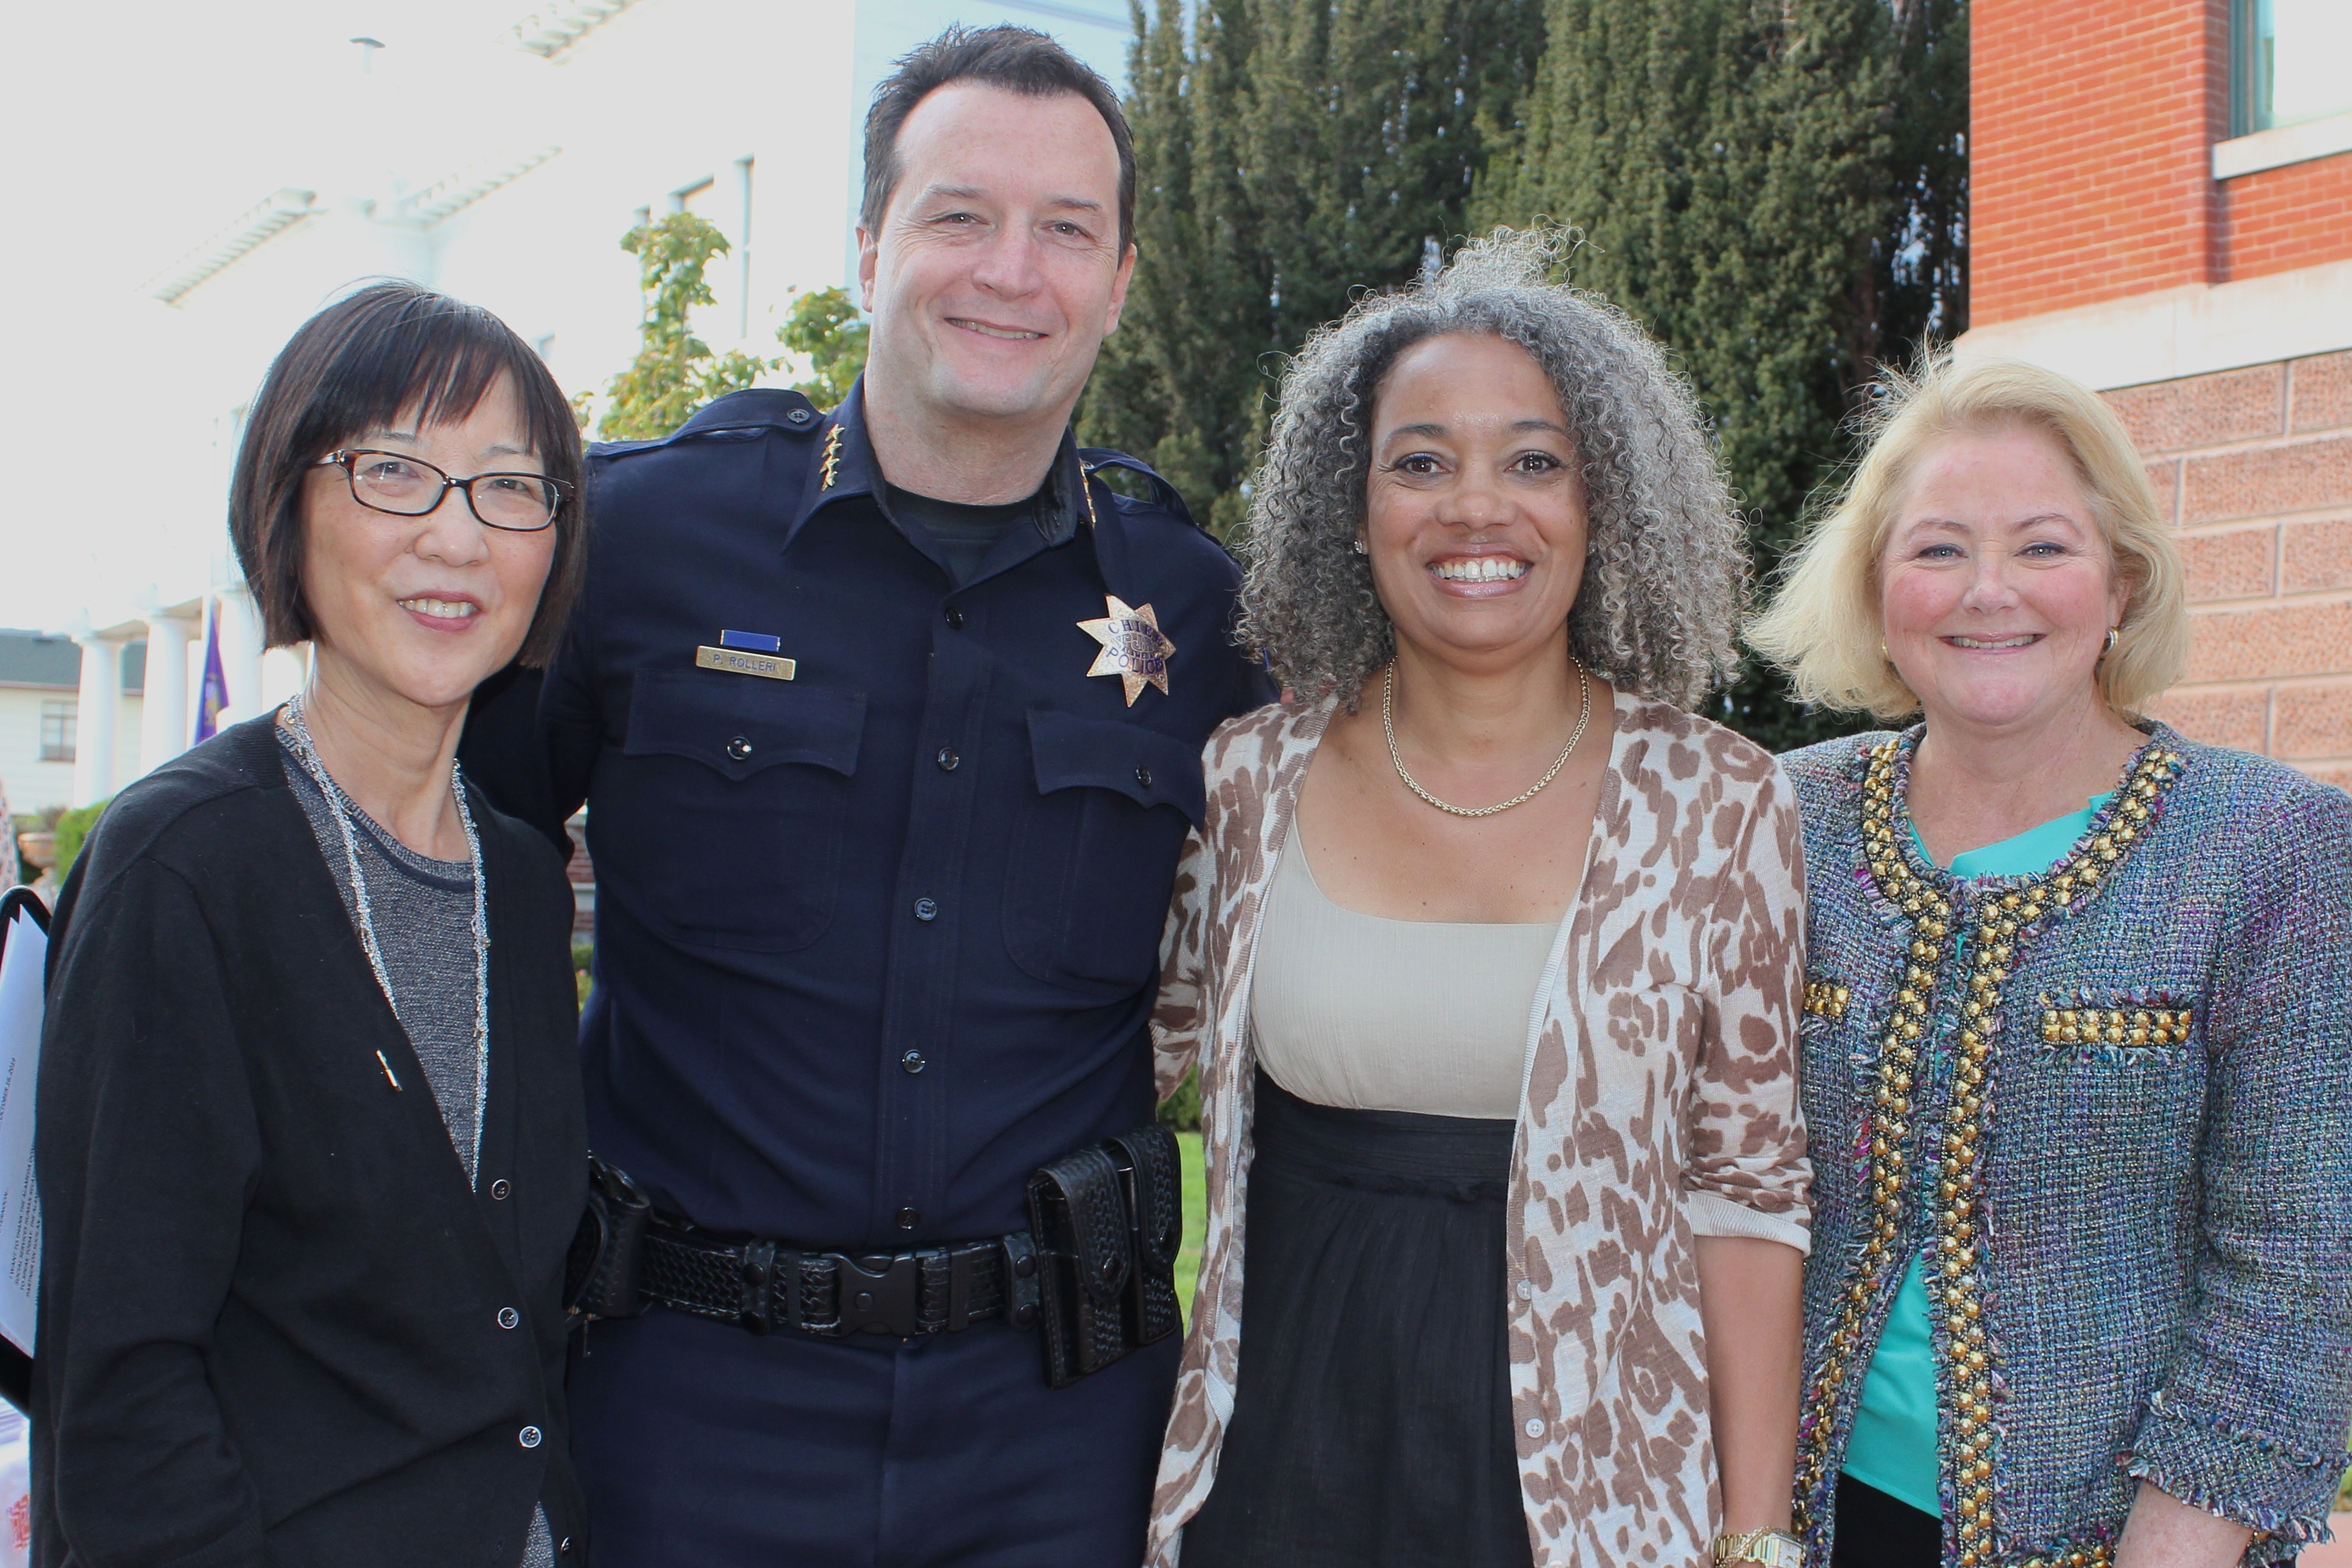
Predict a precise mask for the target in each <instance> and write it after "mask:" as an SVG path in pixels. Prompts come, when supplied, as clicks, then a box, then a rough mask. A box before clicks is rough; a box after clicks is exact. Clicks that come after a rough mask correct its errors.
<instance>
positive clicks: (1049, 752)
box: [1029, 709, 1208, 827]
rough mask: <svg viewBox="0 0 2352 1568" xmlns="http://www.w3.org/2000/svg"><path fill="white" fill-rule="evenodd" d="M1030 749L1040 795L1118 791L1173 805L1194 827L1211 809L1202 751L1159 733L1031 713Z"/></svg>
mask: <svg viewBox="0 0 2352 1568" xmlns="http://www.w3.org/2000/svg"><path fill="white" fill-rule="evenodd" d="M1029 747H1030V751H1031V752H1032V753H1033V754H1034V756H1035V759H1036V764H1037V793H1038V794H1039V795H1051V794H1053V793H1054V792H1055V790H1062V789H1108V790H1116V791H1118V793H1119V794H1120V795H1125V796H1127V798H1128V799H1129V800H1131V801H1133V802H1135V804H1136V805H1142V806H1153V805H1172V806H1174V807H1175V808H1176V809H1177V810H1179V811H1181V812H1182V813H1183V814H1184V817H1185V820H1187V821H1188V822H1190V823H1192V826H1195V827H1198V826H1200V825H1201V818H1202V816H1203V815H1205V813H1206V811H1207V808H1208V790H1207V787H1206V786H1205V785H1204V784H1202V776H1201V756H1200V753H1199V752H1195V751H1194V750H1193V749H1192V747H1190V746H1187V745H1186V744H1184V742H1181V741H1178V740H1175V739H1173V738H1171V737H1170V736H1167V735H1162V734H1160V733H1159V732H1158V731H1153V730H1146V729H1144V728H1142V727H1141V726H1139V725H1135V724H1121V723H1118V722H1115V721H1105V720H1101V719H1077V718H1073V717H1071V716H1070V715H1069V714H1067V713H1055V712H1050V711H1048V710H1044V709H1032V710H1030V713H1029Z"/></svg>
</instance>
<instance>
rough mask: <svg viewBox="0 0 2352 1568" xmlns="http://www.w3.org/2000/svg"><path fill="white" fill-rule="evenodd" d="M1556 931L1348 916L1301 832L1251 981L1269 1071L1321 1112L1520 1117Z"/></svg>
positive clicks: (1279, 868)
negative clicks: (1312, 861)
mask: <svg viewBox="0 0 2352 1568" xmlns="http://www.w3.org/2000/svg"><path fill="white" fill-rule="evenodd" d="M1557 931H1559V927H1558V926H1557V925H1553V924H1543V925H1472V924H1457V923H1453V922H1448V921H1392V920H1384V919H1382V918H1381V917H1380V916H1378V915H1366V914H1359V913H1357V912H1356V911H1355V910H1346V909H1341V908H1340V907H1339V905H1338V904H1335V903H1333V902H1332V901H1331V900H1329V899H1328V898H1327V897H1325V896H1324V892H1323V889H1321V888H1319V887H1318V886H1317V885H1316V882H1315V873H1314V871H1313V870H1312V868H1309V867H1308V865H1307V851H1306V849H1305V847H1303V846H1302V845H1301V844H1300V842H1299V836H1298V835H1297V833H1296V832H1293V833H1292V834H1291V835H1290V836H1289V837H1288V839H1287V840H1286V842H1285V843H1284V845H1283V847H1282V858H1281V860H1280V862H1279V863H1278V864H1277V865H1276V868H1275V874H1274V885H1273V888H1272V889H1271V890H1270V891H1269V893H1268V895H1267V899H1266V906H1265V916H1264V917H1263V922H1262V924H1261V925H1260V927H1259V931H1258V945H1257V961H1256V963H1255V967H1254V969H1253V971H1252V977H1251V983H1250V1026H1251V1029H1252V1032H1253V1033H1254V1034H1255V1036H1256V1037H1257V1059H1258V1065H1259V1066H1260V1067H1262V1068H1265V1071H1266V1074H1267V1076H1269V1077H1270V1078H1272V1079H1274V1081H1275V1082H1276V1083H1278V1084H1280V1085H1281V1086H1282V1087H1283V1088H1284V1089H1288V1090H1289V1091H1290V1092H1291V1093H1293V1094H1295V1095H1297V1096H1298V1098H1299V1099H1301V1100H1312V1101H1314V1102H1315V1103H1316V1104H1318V1105H1332V1106H1339V1107H1343V1108H1345V1109H1348V1110H1411V1111H1419V1112H1421V1113H1423V1114H1424V1115H1430V1116H1466V1117H1483V1118H1486V1119H1490V1120H1500V1121H1516V1120H1517V1117H1518V1114H1519V1079H1520V1073H1521V1071H1522V1068H1523V1064H1524V1062H1525V1060H1526V1057H1527V1044H1528V1027H1529V1016H1530V1014H1532V1012H1533V1011H1534V1008H1535V1000H1536V987H1537V986H1538V985H1539V984H1542V982H1543V971H1544V963H1545V961H1546V960H1547V959H1548V958H1549V957H1550V955H1551V943H1552V938H1553V936H1554V934H1555V933H1557Z"/></svg>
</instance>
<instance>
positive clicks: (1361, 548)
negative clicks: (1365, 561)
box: [1356, 539, 1371, 555]
mask: <svg viewBox="0 0 2352 1568" xmlns="http://www.w3.org/2000/svg"><path fill="white" fill-rule="evenodd" d="M1356 553H1357V554H1359V555H1370V553H1371V552H1370V550H1368V549H1366V548H1365V546H1364V542H1363V541H1362V540H1360V539H1359V540H1358V541H1356Z"/></svg>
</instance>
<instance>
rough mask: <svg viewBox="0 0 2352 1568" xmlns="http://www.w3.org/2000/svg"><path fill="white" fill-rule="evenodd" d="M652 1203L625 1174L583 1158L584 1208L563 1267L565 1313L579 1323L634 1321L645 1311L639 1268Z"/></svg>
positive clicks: (592, 1158) (613, 1167)
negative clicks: (585, 1163) (585, 1168)
mask: <svg viewBox="0 0 2352 1568" xmlns="http://www.w3.org/2000/svg"><path fill="white" fill-rule="evenodd" d="M653 1212H654V1205H653V1200H652V1199H650V1198H648V1197H646V1194H645V1192H644V1190H643V1189H642V1188H640V1187H639V1186H638V1185H637V1184H636V1183H635V1182H633V1181H631V1180H630V1179H629V1174H628V1173H627V1172H625V1171H624V1170H622V1169H621V1168H620V1167H619V1166H618V1165H614V1164H609V1163H606V1162H604V1161H603V1160H599V1159H597V1158H596V1157H595V1156H594V1155H593V1154H592V1155H590V1156H589V1157H588V1209H587V1212H586V1213H584V1214H583V1215H581V1216H580V1228H579V1229H578V1230H577V1231H575V1232H574V1233H573V1234H572V1251H571V1253H570V1255H569V1256H568V1257H566V1258H565V1259H564V1265H563V1306H564V1310H566V1311H567V1312H569V1313H571V1314H572V1315H574V1316H576V1317H579V1318H581V1319H583V1320H585V1319H589V1318H634V1317H636V1316H638V1315H639V1314H640V1313H642V1312H644V1311H645V1310H646V1301H645V1297H644V1295H643V1294H642V1293H641V1291H640V1289H639V1287H638V1263H639V1259H640V1258H642V1257H643V1255H644V1251H645V1241H646V1225H647V1223H648V1222H649V1221H650V1220H651V1219H652V1217H653Z"/></svg>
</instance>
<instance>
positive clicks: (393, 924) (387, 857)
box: [278, 727, 555, 1568]
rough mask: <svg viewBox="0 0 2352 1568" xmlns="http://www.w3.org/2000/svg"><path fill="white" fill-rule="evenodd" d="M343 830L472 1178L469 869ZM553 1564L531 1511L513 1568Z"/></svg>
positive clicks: (337, 858)
mask: <svg viewBox="0 0 2352 1568" xmlns="http://www.w3.org/2000/svg"><path fill="white" fill-rule="evenodd" d="M278 744H279V745H280V746H281V747H283V748H284V750H285V752H286V755H285V758H284V761H285V763H286V782H287V783H288V784H289V785H290V786H292V788H293V791H294V798H295V799H296V800H299V801H300V802H301V803H302V814H303V815H304V816H308V817H309V818H310V832H311V834H312V835H313V836H314V837H316V838H317V839H318V840H319V851H320V854H321V855H323V856H325V857H326V861H327V869H328V870H329V871H331V872H332V873H333V874H334V879H335V886H336V888H337V889H340V890H341V893H342V895H343V909H344V910H345V911H346V912H348V913H349V914H350V915H351V917H352V925H353V927H354V929H356V927H357V925H358V922H359V918H360V917H359V903H358V900H357V899H356V897H355V896H354V895H353V893H352V872H351V861H350V858H348V857H347V856H346V855H345V854H344V852H343V831H342V829H341V827H340V826H336V823H335V814H334V809H333V807H331V805H328V803H327V797H326V795H324V794H323V793H321V792H320V788H319V785H318V782H317V781H316V780H314V779H313V778H311V776H310V770H309V769H308V768H306V767H304V766H303V765H302V762H301V759H300V758H299V757H298V756H297V755H295V752H294V745H293V742H292V739H291V738H290V737H289V735H288V734H287V733H286V731H285V730H284V728H283V727H280V729H279V730H278ZM352 837H353V839H354V840H355V841H356V842H357V844H358V847H359V855H360V875H361V876H362V877H364V878H366V879H367V887H368V912H369V920H370V922H371V923H372V924H373V926H374V927H375V941H376V947H377V950H378V951H379V952H382V953H383V970H384V973H385V974H386V975H388V976H389V977H390V978H391V980H392V994H393V995H394V996H395V997H397V998H398V999H399V1007H398V1013H399V1017H400V1024H401V1027H402V1028H403V1029H404V1030H406V1031H407V1033H408V1043H409V1045H410V1046H411V1047H413V1048H414V1049H415V1052H416V1060H417V1062H418V1064H419V1065H420V1066H422V1067H423V1068H425V1082H426V1083H428V1084H430V1085H431V1086H432V1089H433V1099H434V1101H435V1103H436V1104H437V1105H439V1106H440V1108H441V1120H442V1122H443V1123H444V1124H445V1125H446V1126H447V1128H448V1129H449V1142H451V1143H452V1144H454V1145H456V1147H457V1158H458V1160H459V1161H460V1162H462V1163H464V1165H465V1167H466V1180H467V1182H468V1183H471V1182H472V1181H473V1180H474V1172H475V1168H476V1164H477V1162H478V1157H479V1154H480V1151H481V1142H482V1091H483V1088H484V1086H485V1085H486V1084H487V1083H488V1079H489V1060H488V1045H487V1044H486V1043H484V1042H480V1041H478V1040H477V1039H476V1037H475V1033H474V1008H475V1004H476V1002H477V1000H478V998H477V996H476V994H475V971H474V868H473V866H472V864H471V863H470V862H468V861H465V860H436V859H435V858H432V857H431V856H429V855H419V854H418V853H417V852H416V851H415V850H414V849H411V848H410V847H408V846H407V845H405V844H403V843H402V842H401V841H400V840H399V839H397V838H395V837H393V836H392V835H391V834H390V833H389V832H387V831H386V830H385V829H384V828H383V826H380V825H379V824H378V823H377V822H376V821H375V819H374V818H373V817H372V816H368V814H367V813H366V812H364V811H362V810H360V809H359V808H358V807H357V806H356V805H354V806H352ZM554 1563H555V1542H554V1537H553V1533H552V1531H550V1530H549V1529H548V1524H547V1510H545V1509H543V1508H541V1509H538V1510H535V1511H534V1512H533V1514H532V1517H531V1521H530V1534H529V1535H528V1536H527V1537H525V1539H524V1542H523V1552H522V1561H521V1563H520V1568H554Z"/></svg>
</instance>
